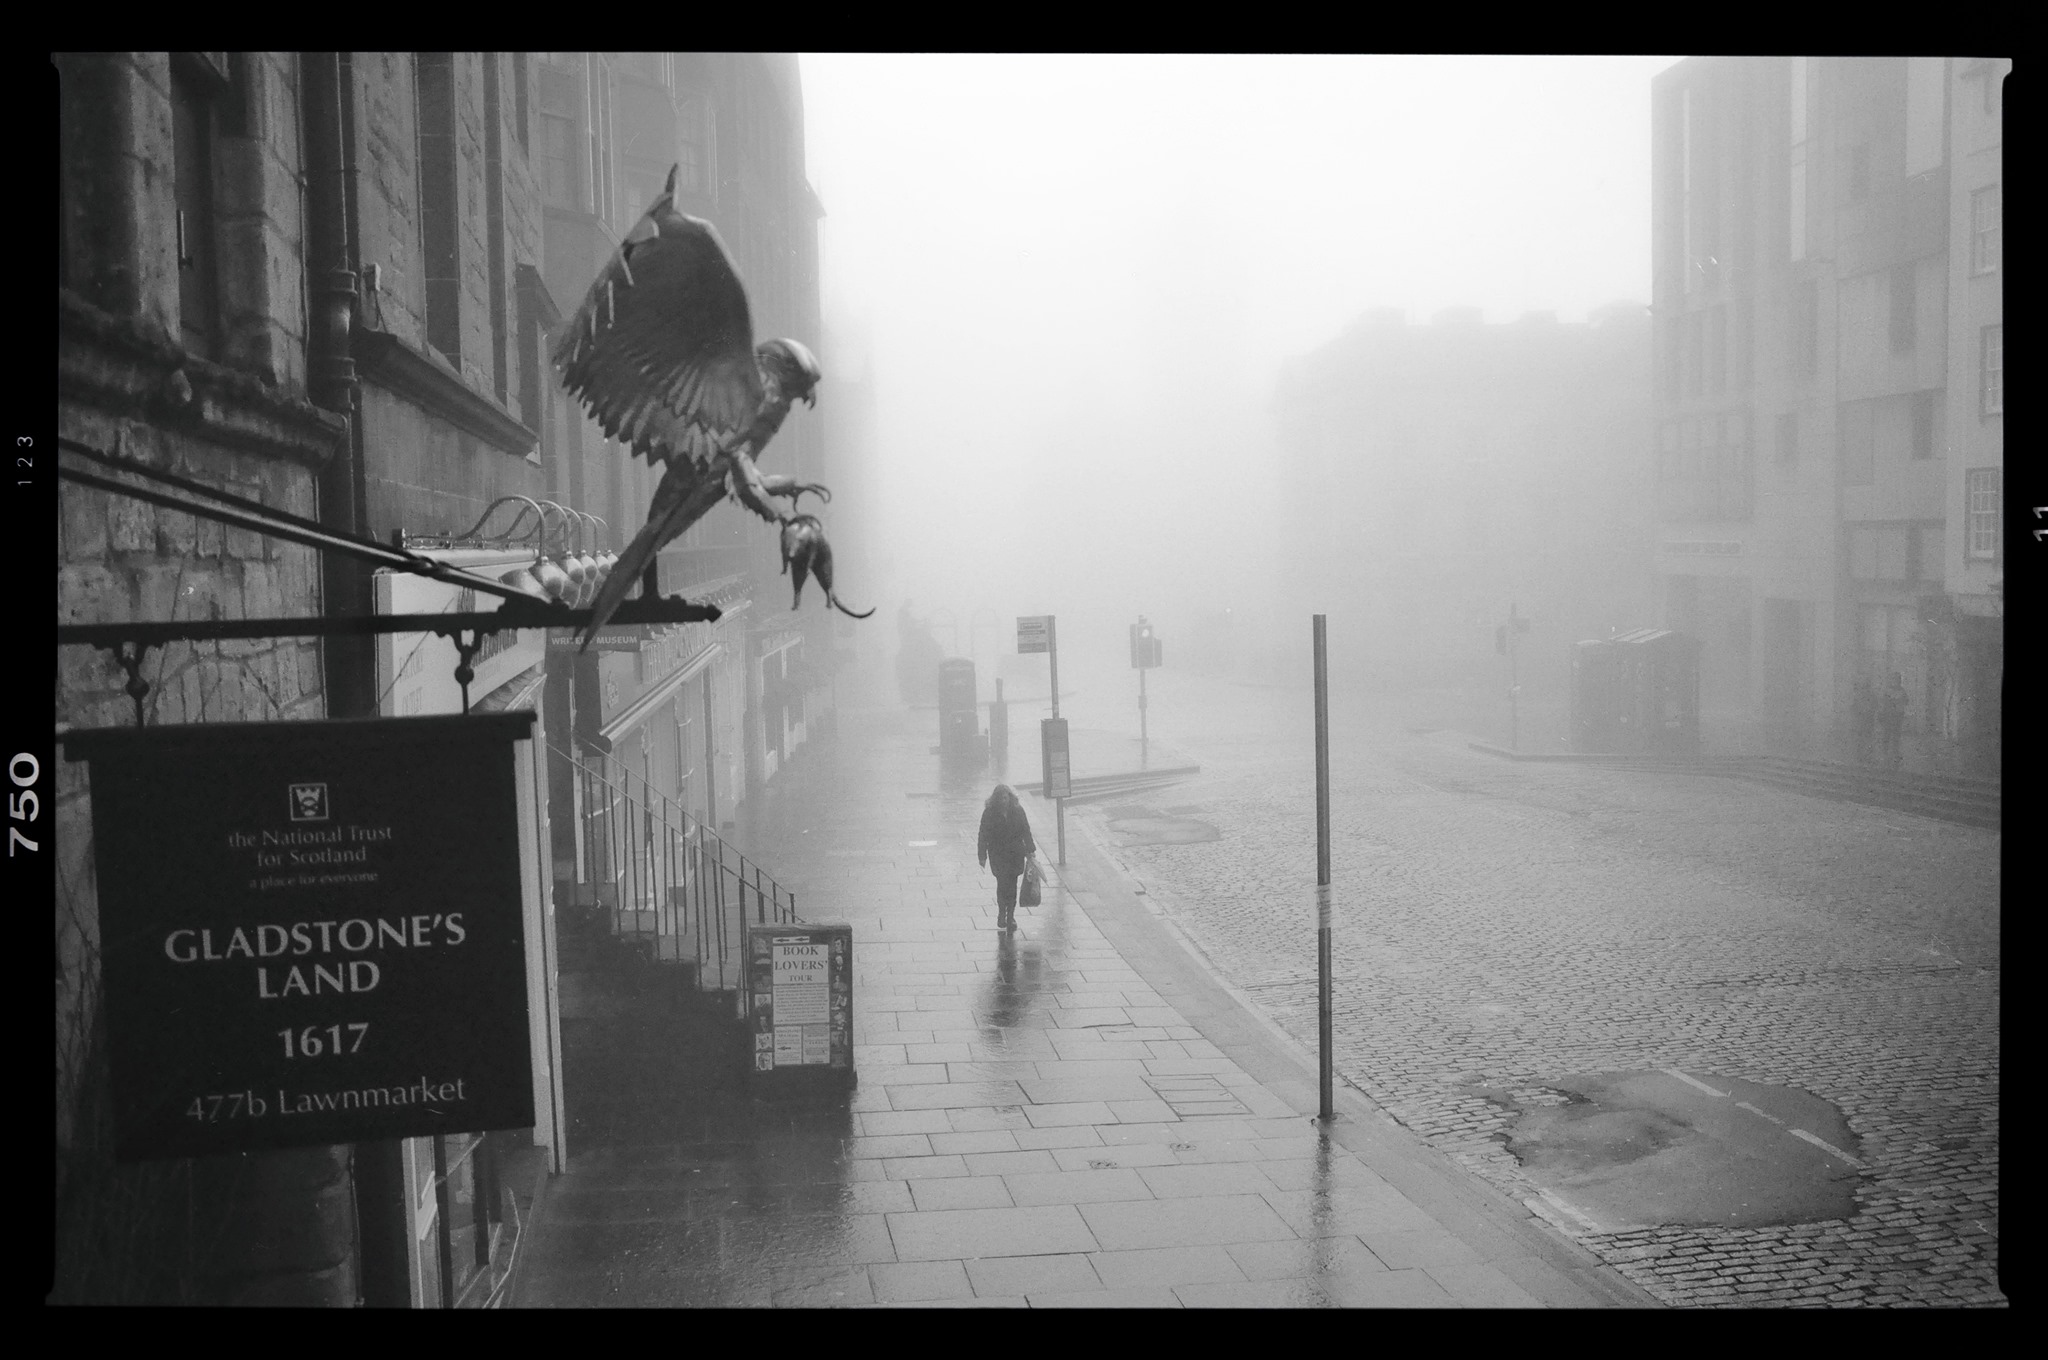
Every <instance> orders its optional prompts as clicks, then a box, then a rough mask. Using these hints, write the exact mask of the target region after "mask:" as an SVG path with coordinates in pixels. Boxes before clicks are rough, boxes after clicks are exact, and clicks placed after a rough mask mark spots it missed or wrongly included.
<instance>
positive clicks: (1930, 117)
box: [1906, 57, 1948, 175]
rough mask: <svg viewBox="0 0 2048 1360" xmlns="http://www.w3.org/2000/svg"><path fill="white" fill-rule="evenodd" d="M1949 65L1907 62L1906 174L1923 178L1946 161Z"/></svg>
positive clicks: (1910, 59) (1928, 59) (1937, 60)
mask: <svg viewBox="0 0 2048 1360" xmlns="http://www.w3.org/2000/svg"><path fill="white" fill-rule="evenodd" d="M1947 67H1948V62H1947V60H1946V59H1945V58H1942V57H1908V58H1906V173H1907V174H1908V175H1923V174H1926V173H1927V172H1928V171H1930V170H1935V169H1938V168H1940V166H1941V163H1942V160H1943V152H1944V148H1943V146H1942V134H1943V128H1942V122H1943V114H1945V113H1946V112H1947V108H1946V105H1947V103H1948V70H1947Z"/></svg>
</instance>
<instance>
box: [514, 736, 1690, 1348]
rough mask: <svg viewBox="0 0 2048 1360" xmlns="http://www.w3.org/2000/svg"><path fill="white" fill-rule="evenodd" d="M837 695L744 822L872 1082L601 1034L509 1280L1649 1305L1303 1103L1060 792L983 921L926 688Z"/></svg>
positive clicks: (1405, 1151)
mask: <svg viewBox="0 0 2048 1360" xmlns="http://www.w3.org/2000/svg"><path fill="white" fill-rule="evenodd" d="M840 717H841V729H842V730H841V734H840V736H839V738H838V739H837V740H836V742H832V743H817V744H815V746H814V749H813V750H812V751H811V752H808V753H807V754H806V759H807V760H809V761H810V762H811V767H810V768H809V769H808V770H806V771H803V772H802V773H801V775H800V776H799V778H798V779H796V780H793V781H792V789H791V792H790V793H789V794H787V795H785V796H784V797H783V798H782V799H781V801H780V803H779V805H778V806H776V807H774V808H772V809H770V810H769V811H768V813H767V814H766V817H765V819H764V821H763V822H762V823H760V824H757V826H756V827H755V828H754V829H753V833H752V836H751V837H750V839H751V840H752V841H753V845H752V847H751V848H752V849H758V850H759V851H760V852H761V858H762V860H763V862H764V863H765V864H767V865H769V866H770V867H771V870H772V871H773V872H774V873H775V874H776V875H777V877H778V878H779V879H780V880H781V881H782V882H783V883H784V884H785V885H786V886H789V887H792V888H794V889H795V890H796V891H797V893H798V894H799V901H800V903H801V910H802V913H803V915H804V917H805V918H806V919H809V920H816V921H828V920H844V921H849V922H851V923H852V925H853V928H854V962H855V981H854V1008H855V1043H856V1049H855V1061H856V1065H857V1067H858V1070H859V1086H858V1088H857V1089H856V1090H855V1091H854V1092H853V1093H852V1094H851V1096H849V1097H843V1098H840V1099H838V1100H836V1101H825V1102H807V1103H804V1104H801V1105H792V1104H789V1103H786V1102H769V1101H757V1100H753V1099H751V1098H749V1097H748V1096H747V1095H746V1094H745V1092H744V1090H743V1089H742V1088H739V1087H738V1086H736V1085H735V1083H734V1082H733V1080H732V1075H731V1073H732V1065H731V1064H729V1063H723V1062H705V1061H702V1060H701V1058H700V1060H698V1061H695V1062H694V1063H693V1062H692V1061H691V1060H690V1059H689V1058H688V1057H687V1055H684V1054H682V1053H681V1052H680V1051H679V1050H680V1048H681V1047H684V1046H682V1045H679V1044H678V1043H677V1042H676V1041H675V1039H674V1037H673V1035H672V1034H671V1033H669V1032H667V1031H665V1030H664V1028H663V1026H662V1024H661V1023H660V1022H659V1019H658V1017H659V1016H661V1015H665V1014H670V1013H671V1012H666V1011H662V1010H660V1008H659V1007H657V1008H655V1009H654V1010H652V1011H649V1010H646V1009H644V1008H643V1009H641V1010H637V1011H636V1010H632V1009H631V1008H628V1010H627V1012H626V1013H625V1019H624V1020H623V1021H621V1022H619V1023H617V1024H614V1025H613V1026H612V1027H611V1028H610V1029H608V1030H590V1031H587V1032H586V1033H584V1035H583V1037H582V1041H581V1043H580V1045H579V1043H575V1042H572V1044H571V1046H570V1055H569V1063H568V1079H569V1083H570V1092H569V1098H570V1106H571V1115H572V1121H573V1124H574V1136H575V1137H576V1138H578V1139H580V1143H579V1142H574V1141H572V1143H571V1145H570V1154H571V1157H570V1167H569V1170H568V1172H567V1173H566V1174H564V1175H563V1176H561V1177H558V1178H556V1180H555V1182H554V1183H553V1184H552V1185H551V1186H550V1188H549V1191H548V1193H547V1195H546V1196H545V1201H544V1203H543V1206H542V1208H541V1211H540V1213H539V1215H538V1217H537V1219H536V1222H535V1225H534V1227H533V1230H532V1233H531V1238H530V1241H529V1243H528V1245H527V1246H526V1247H525V1248H523V1252H524V1255H525V1257H526V1259H525V1260H524V1261H523V1262H522V1263H521V1266H520V1278H519V1280H518V1282H517V1284H516V1290H515V1295H514V1302H515V1303H516V1304H518V1305H522V1306H551V1305H552V1306H591V1305H604V1304H610V1305H628V1306H631V1305H642V1306H661V1305H672V1306H705V1305H775V1306H802V1305H811V1306H817V1305H825V1306H847V1305H863V1304H884V1305H909V1306H940V1305H1030V1306H1034V1307H1063V1306H1137V1307H1182V1306H1190V1307H1192V1306H1210V1307H1216V1306H1225V1307H1230V1306H1236V1307H1317V1306H1363V1307H1381V1306H1408V1307H1415V1306H1420V1307H1453V1306H1481V1307H1484V1306H1495V1307H1500V1306H1506V1307H1536V1306H1564V1307H1585V1306H1614V1305H1622V1306H1646V1305H1650V1304H1651V1303H1652V1301H1651V1300H1650V1298H1649V1296H1648V1295H1646V1294H1644V1293H1642V1291H1640V1290H1638V1289H1636V1288H1635V1287H1634V1286H1632V1285H1629V1284H1627V1283H1626V1282H1625V1281H1623V1280H1622V1279H1621V1278H1620V1277H1619V1276H1618V1275H1617V1274H1615V1273H1614V1272H1613V1271H1611V1270H1609V1269H1607V1268H1605V1267H1603V1266H1601V1265H1599V1264H1598V1263H1597V1262H1595V1261H1594V1260H1593V1258H1592V1257H1590V1256H1589V1255H1587V1254H1586V1253H1584V1252H1583V1251H1581V1250H1580V1249H1579V1248H1577V1247H1576V1246H1575V1245H1573V1244H1572V1243H1570V1242H1569V1241H1568V1240H1566V1239H1565V1238H1564V1237H1563V1235H1562V1234H1559V1233H1557V1232H1555V1231H1554V1230H1552V1229H1551V1228H1549V1227H1548V1226H1547V1225H1545V1224H1543V1223H1541V1222H1540V1221H1538V1220H1537V1219H1535V1218H1534V1217H1533V1216H1532V1215H1531V1214H1529V1213H1528V1212H1527V1211H1525V1210H1524V1209H1523V1208H1522V1207H1521V1206H1519V1205H1514V1204H1512V1203H1510V1202H1508V1201H1506V1200H1504V1199H1502V1198H1501V1197H1499V1196H1498V1195H1497V1194H1495V1193H1494V1192H1492V1191H1490V1190H1486V1189H1484V1188H1482V1187H1479V1186H1478V1185H1477V1184H1476V1183H1475V1182H1473V1181H1472V1180H1471V1179H1470V1178H1469V1177H1467V1176H1465V1175H1464V1174H1463V1173H1461V1172H1458V1171H1457V1170H1455V1169H1454V1168H1452V1167H1451V1166H1450V1165H1449V1164H1448V1163H1447V1162H1445V1161H1444V1160H1443V1159H1441V1158H1440V1157H1438V1156H1437V1155H1436V1154H1434V1153H1432V1152H1430V1151H1429V1150H1428V1149H1426V1148H1425V1147H1423V1146H1422V1145H1421V1143H1420V1142H1419V1141H1417V1140H1415V1139H1413V1138H1412V1137H1410V1136H1409V1135H1408V1134H1406V1133H1405V1131H1403V1130H1401V1129H1399V1128H1398V1127H1397V1126H1395V1125H1393V1124H1392V1123H1391V1121H1388V1120H1386V1119H1385V1118H1384V1117H1383V1116H1380V1115H1378V1114H1377V1112H1375V1111H1374V1110H1373V1109H1372V1108H1371V1107H1370V1106H1368V1105H1367V1104H1365V1102H1363V1101H1362V1099H1359V1098H1358V1097H1356V1096H1355V1095H1353V1094H1350V1093H1347V1095H1346V1099H1345V1102H1344V1109H1343V1113H1342V1115H1341V1117H1340V1118H1339V1119H1338V1120H1337V1121H1336V1123H1335V1125H1334V1126H1333V1127H1332V1128H1331V1129H1330V1130H1328V1131H1327V1132H1324V1131H1322V1130H1321V1129H1320V1126H1319V1125H1318V1124H1317V1123H1316V1121H1315V1120H1313V1119H1312V1118H1311V1117H1310V1116H1312V1115H1313V1113H1314V1109H1315V1102H1316V1091H1315V1084H1314V1082H1315V1077H1314V1069H1313V1066H1312V1064H1306V1063H1304V1061H1303V1056H1304V1055H1302V1054H1301V1053H1300V1052H1299V1051H1298V1050H1295V1049H1294V1048H1293V1047H1292V1045H1291V1044H1290V1042H1289V1041H1288V1040H1287V1039H1286V1038H1285V1036H1283V1035H1281V1034H1280V1033H1279V1032H1278V1031H1277V1030H1275V1029H1274V1028H1272V1027H1271V1026H1270V1025H1268V1024H1266V1023H1264V1022H1263V1021H1262V1020H1261V1019H1260V1018H1259V1017H1258V1016H1257V1015H1256V1014H1255V1013H1253V1012H1251V1011H1250V1010H1249V1009H1248V1008H1246V1007H1245V1006H1243V1005H1242V1004H1241V1003H1240V1001H1239V1000H1238V999H1237V998H1236V997H1235V996H1233V995H1232V994H1231V993H1229V991H1228V990H1227V989H1226V988H1225V987H1224V986H1223V985H1222V984H1220V983H1219V982H1218V981H1217V980H1216V979H1215V978H1214V976H1213V975H1211V974H1210V973H1209V972H1208V970H1207V969H1206V968H1204V967H1203V966H1202V964H1201V963H1200V961H1199V960H1198V959H1197V958H1196V957H1195V955H1194V954H1193V953H1192V952H1190V951H1189V950H1188V949H1187V948H1186V946H1184V945H1183V944H1182V943H1181V942H1180V941H1179V940H1178V939H1177V938H1175V937H1174V936H1173V935H1172V933H1171V932H1170V930H1169V929H1168V928H1167V927H1166V926H1165V925H1163V924H1162V923H1161V922H1160V921H1159V920H1158V919H1156V918H1155V917H1153V916H1152V914H1151V913H1149V912H1147V911H1146V909H1145V906H1144V898H1143V896H1142V890H1141V889H1140V888H1139V887H1138V885H1136V884H1135V883H1133V882H1132V881H1131V880H1129V879H1128V878H1126V877H1125V876H1124V875H1123V874H1122V873H1121V872H1120V871H1119V870H1117V869H1116V868H1115V866H1114V865H1112V864H1111V863H1110V861H1109V860H1108V859H1107V858H1106V857H1105V856H1103V855H1102V853H1101V852H1100V851H1099V850H1098V849H1097V848H1095V847H1094V846H1093V845H1092V844H1091V843H1090V842H1089V841H1088V840H1087V838H1086V836H1085V835H1084V834H1083V833H1082V832H1081V830H1080V827H1079V825H1078V823H1077V822H1076V820H1075V819H1073V818H1070V819H1069V826H1068V865H1067V867H1066V870H1065V872H1064V873H1057V871H1056V877H1055V880H1054V881H1053V882H1049V883H1048V885H1047V891H1046V896H1045V903H1044V905H1043V906H1042V907H1040V908H1036V909H1022V910H1020V912H1019V914H1018V919H1019V924H1020V929H1019V930H1018V931H1017V932H1016V933H1015V934H1014V935H1003V934H1000V933H998V932H997V931H995V930H994V928H993V926H994V919H995V905H994V890H993V880H992V879H990V878H989V877H988V876H987V875H986V874H985V873H982V872H980V871H979V870H978V869H977V866H976V864H975V860H974V840H975V829H976V824H977V822H978V819H979V815H980V805H981V799H982V797H983V796H984V795H985V794H986V792H987V788H988V785H989V783H990V782H991V781H990V780H988V779H979V780H976V781H975V782H974V783H973V784H972V785H968V786H961V787H955V788H941V787H940V786H939V782H938V771H937V768H936V767H937V763H938V762H937V760H936V758H935V757H933V756H932V755H931V754H930V752H929V747H930V743H931V741H932V734H931V731H930V723H929V715H917V714H910V713H902V712H893V711H887V710H845V711H842V713H841V715H840ZM792 773H796V772H794V771H793V772H792ZM1013 773H1016V772H1015V771H1013ZM1018 777H1020V778H1021V777H1023V776H1022V775H1019V776H1018ZM1027 806H1028V807H1029V808H1030V811H1031V814H1032V822H1033V827H1034V830H1035V832H1036V833H1037V836H1038V839H1039V842H1040V845H1041V849H1042V858H1043V859H1045V860H1046V861H1047V862H1048V863H1049V862H1050V861H1051V859H1052V854H1053V846H1054V843H1055V837H1054V827H1053V814H1052V809H1051V807H1050V805H1047V804H1041V803H1037V802H1035V801H1031V800H1027ZM673 1013H674V1014H676V1015H678V1016H681V1017H682V1018H681V1019H679V1020H678V1021H677V1023H678V1024H683V1025H687V1024H689V1023H690V1021H689V1019H688V1017H687V1015H686V1014H685V1013H684V1012H682V1011H675V1012H673ZM698 1024H699V1028H700V1031H701V1028H702V1022H701V1021H699V1022H698Z"/></svg>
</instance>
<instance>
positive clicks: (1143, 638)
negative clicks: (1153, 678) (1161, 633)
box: [1131, 615, 1160, 670]
mask: <svg viewBox="0 0 2048 1360" xmlns="http://www.w3.org/2000/svg"><path fill="white" fill-rule="evenodd" d="M1159 660H1160V646H1159V639H1158V638H1156V637H1154V636H1153V635H1152V625H1151V624H1149V623H1147V622H1146V621H1145V619H1144V617H1143V616H1142V615H1141V616H1139V619H1138V621H1137V622H1136V623H1134V624H1132V625H1131V669H1132V670H1150V669H1152V668H1153V667H1155V666H1157V665H1158V664H1159Z"/></svg>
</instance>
